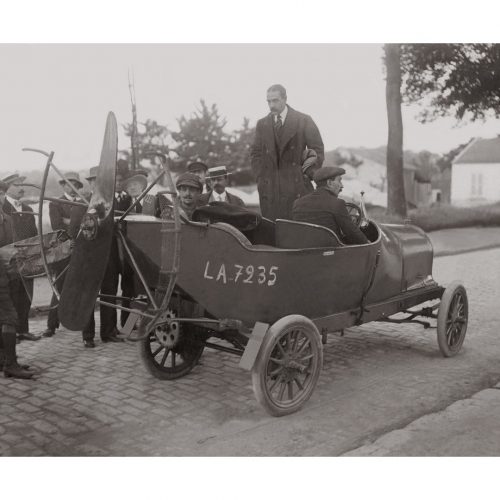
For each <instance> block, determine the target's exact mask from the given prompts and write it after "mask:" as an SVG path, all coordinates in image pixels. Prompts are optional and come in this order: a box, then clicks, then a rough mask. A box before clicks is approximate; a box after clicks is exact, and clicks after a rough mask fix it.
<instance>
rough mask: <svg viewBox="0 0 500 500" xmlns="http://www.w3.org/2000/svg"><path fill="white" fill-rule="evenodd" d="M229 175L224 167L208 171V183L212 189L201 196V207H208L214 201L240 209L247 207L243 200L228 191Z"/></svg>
mask: <svg viewBox="0 0 500 500" xmlns="http://www.w3.org/2000/svg"><path fill="white" fill-rule="evenodd" d="M228 175H229V173H228V171H227V168H226V167H224V166H222V167H212V168H209V169H208V177H207V182H208V186H209V188H210V189H209V191H208V193H204V194H202V195H201V196H200V199H199V205H208V204H209V203H212V202H214V201H220V202H224V203H229V205H236V206H238V207H244V206H245V204H244V203H243V200H242V199H241V198H239V197H238V196H236V195H235V194H231V193H229V192H227V191H226V187H227V181H228Z"/></svg>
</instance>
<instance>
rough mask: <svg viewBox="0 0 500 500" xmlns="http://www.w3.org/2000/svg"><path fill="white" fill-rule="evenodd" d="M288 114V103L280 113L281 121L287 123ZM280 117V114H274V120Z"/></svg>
mask: <svg viewBox="0 0 500 500" xmlns="http://www.w3.org/2000/svg"><path fill="white" fill-rule="evenodd" d="M287 114H288V105H287V106H285V109H284V110H283V111H282V112H281V113H280V116H281V123H283V124H284V123H285V119H286V115H287ZM277 119H278V115H274V121H276V120H277Z"/></svg>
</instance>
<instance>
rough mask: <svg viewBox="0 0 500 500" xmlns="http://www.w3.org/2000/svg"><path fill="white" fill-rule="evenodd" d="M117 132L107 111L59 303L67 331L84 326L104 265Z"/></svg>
mask: <svg viewBox="0 0 500 500" xmlns="http://www.w3.org/2000/svg"><path fill="white" fill-rule="evenodd" d="M117 130H118V129H117V124H116V118H115V115H114V114H113V113H111V112H110V113H109V114H108V119H107V121H106V129H105V131H104V140H103V145H102V150H101V159H100V162H99V170H98V173H97V178H96V184H95V188H94V192H93V193H92V197H91V199H90V204H89V208H88V210H87V213H86V214H85V215H84V217H83V221H82V224H81V226H80V231H79V234H78V236H77V238H76V240H75V246H74V248H73V252H72V254H71V260H70V264H69V269H68V272H67V274H66V277H65V279H64V286H63V290H62V293H61V301H60V303H59V310H58V312H59V320H60V321H61V323H62V324H63V325H64V326H65V327H66V328H68V329H70V330H82V329H83V328H84V327H85V325H86V324H87V323H88V321H89V319H90V315H91V314H92V312H93V310H94V307H95V303H96V299H97V295H98V293H99V289H100V288H101V282H102V279H103V277H104V273H105V272H106V267H107V265H108V260H109V253H110V249H111V242H112V240H113V232H114V216H113V201H114V192H115V176H116V157H117V153H118V131H117Z"/></svg>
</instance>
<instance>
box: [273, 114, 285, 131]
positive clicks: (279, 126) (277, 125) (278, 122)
mask: <svg viewBox="0 0 500 500" xmlns="http://www.w3.org/2000/svg"><path fill="white" fill-rule="evenodd" d="M274 126H275V128H276V133H277V134H278V135H279V134H280V132H281V129H282V127H283V121H282V120H281V115H278V116H276V123H275V124H274Z"/></svg>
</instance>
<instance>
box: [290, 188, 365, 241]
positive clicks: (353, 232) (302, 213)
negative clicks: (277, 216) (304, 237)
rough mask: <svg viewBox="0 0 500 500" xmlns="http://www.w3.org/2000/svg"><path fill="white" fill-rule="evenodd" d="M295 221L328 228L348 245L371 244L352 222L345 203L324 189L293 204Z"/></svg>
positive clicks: (317, 190)
mask: <svg viewBox="0 0 500 500" xmlns="http://www.w3.org/2000/svg"><path fill="white" fill-rule="evenodd" d="M293 219H294V220H296V221H300V222H309V223H311V224H318V225H319V226H324V227H327V228H328V229H331V230H332V231H333V232H334V233H335V234H336V235H337V236H339V237H340V239H341V240H342V241H343V242H344V243H347V244H348V245H353V244H363V243H369V241H368V239H367V237H366V236H365V235H364V234H363V233H362V232H361V231H360V229H359V228H358V227H356V226H355V225H354V223H353V222H352V220H351V217H350V216H349V213H348V212H347V208H346V206H345V201H344V200H342V199H340V198H337V196H335V194H334V193H332V191H330V190H329V189H326V188H324V187H319V188H318V189H316V191H314V193H311V194H308V195H306V196H304V197H302V198H300V199H298V200H297V201H296V202H295V203H294V204H293Z"/></svg>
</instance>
